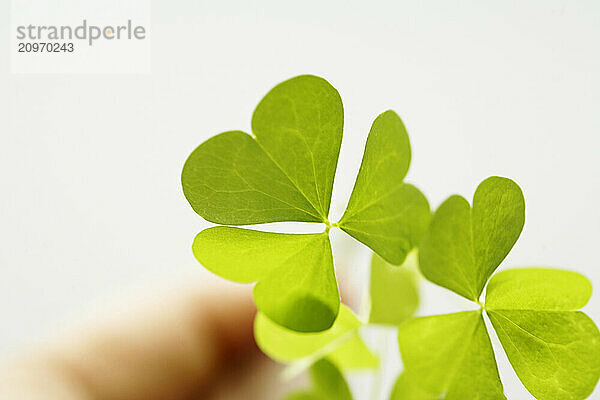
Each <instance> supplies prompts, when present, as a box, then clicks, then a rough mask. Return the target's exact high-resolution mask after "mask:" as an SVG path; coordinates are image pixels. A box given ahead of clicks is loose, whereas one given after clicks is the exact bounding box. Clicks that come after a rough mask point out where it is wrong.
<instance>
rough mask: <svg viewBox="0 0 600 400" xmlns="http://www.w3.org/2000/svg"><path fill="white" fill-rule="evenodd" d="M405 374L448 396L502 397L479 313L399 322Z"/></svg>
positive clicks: (450, 398) (428, 389)
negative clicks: (400, 323) (401, 323)
mask: <svg viewBox="0 0 600 400" xmlns="http://www.w3.org/2000/svg"><path fill="white" fill-rule="evenodd" d="M398 343H399V345H400V352H401V354H402V361H403V362H404V368H405V372H404V374H405V375H406V376H407V378H408V379H410V380H411V381H414V382H418V384H419V386H420V387H421V388H422V389H423V390H425V391H426V392H428V393H434V394H445V397H444V398H445V399H447V400H463V399H474V398H479V399H482V400H483V399H486V400H487V399H505V397H504V394H503V388H502V383H501V382H500V377H499V375H498V368H497V366H496V358H495V357H494V351H493V349H492V344H491V342H490V338H489V336H488V333H487V330H486V328H485V323H484V321H483V317H482V314H481V312H480V311H466V312H460V313H456V314H447V315H436V316H432V317H421V318H414V319H412V320H409V321H407V322H405V323H404V324H403V325H401V327H400V329H399V330H398Z"/></svg>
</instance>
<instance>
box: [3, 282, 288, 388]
mask: <svg viewBox="0 0 600 400" xmlns="http://www.w3.org/2000/svg"><path fill="white" fill-rule="evenodd" d="M246 289H248V288H246V287H244V288H243V289H239V290H238V289H237V288H235V289H232V288H231V287H227V288H225V289H223V290H220V291H218V290H213V291H212V292H211V293H206V292H202V293H183V294H181V293H177V294H176V296H175V298H174V299H172V300H167V301H164V302H162V303H161V305H160V306H158V307H154V308H152V309H149V310H146V311H142V312H140V313H138V315H136V316H135V317H134V318H121V320H118V321H117V322H114V323H112V324H104V325H101V326H100V327H99V328H97V329H94V331H93V332H92V333H86V334H80V335H78V336H76V337H75V338H74V339H72V340H68V341H66V342H65V343H62V344H56V345H52V346H50V349H49V350H46V351H43V352H40V353H39V354H34V355H33V356H31V357H27V358H23V359H22V360H19V361H18V362H16V363H12V364H11V365H9V366H8V367H7V368H5V371H4V372H3V373H2V375H1V378H0V399H2V400H12V399H15V400H45V399H60V400H125V399H127V400H136V399H140V400H141V399H144V400H162V399H168V400H179V399H181V400H184V399H185V400H192V399H199V400H204V399H210V400H216V399H245V400H250V399H257V400H258V399H260V400H264V399H269V398H272V397H271V395H270V394H269V392H270V391H272V389H273V388H274V387H275V386H276V384H275V383H276V382H277V378H276V377H275V376H274V373H275V369H276V367H275V366H274V364H273V363H270V362H269V361H268V360H267V359H266V357H265V356H263V355H262V354H261V353H260V351H259V350H258V348H257V347H256V345H255V343H254V340H253V334H252V332H253V329H252V325H253V319H254V314H255V309H254V305H253V303H252V298H251V292H250V291H249V289H248V290H246Z"/></svg>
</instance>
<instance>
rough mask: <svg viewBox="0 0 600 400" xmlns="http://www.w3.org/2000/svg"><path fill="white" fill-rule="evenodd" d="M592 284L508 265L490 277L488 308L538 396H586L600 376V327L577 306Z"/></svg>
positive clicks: (518, 370) (521, 372)
mask: <svg viewBox="0 0 600 400" xmlns="http://www.w3.org/2000/svg"><path fill="white" fill-rule="evenodd" d="M591 294H592V285H591V284H590V282H589V281H588V280H587V279H586V278H585V277H583V276H581V275H579V274H577V273H574V272H569V271H560V270H554V269H547V268H524V269H514V270H506V271H502V272H500V273H498V274H497V275H495V276H494V277H492V279H491V280H490V283H489V284H488V287H487V292H486V300H485V303H486V310H487V314H488V316H489V317H490V321H492V325H493V326H494V329H495V330H496V333H497V334H498V338H499V339H500V342H501V343H502V347H504V350H505V351H506V355H507V356H508V359H509V361H510V363H511V365H512V366H513V368H514V369H515V372H516V373H517V375H518V376H519V379H520V380H521V382H523V384H524V385H525V387H526V388H527V390H529V392H530V393H531V394H532V395H534V396H535V397H536V398H538V399H585V398H586V397H588V396H589V395H590V393H592V391H593V390H594V387H595V385H596V382H598V378H599V377H600V333H599V332H598V328H597V327H596V325H595V324H594V322H593V321H592V320H591V319H590V318H589V317H588V316H587V315H585V314H584V313H582V312H580V311H576V310H578V309H580V308H581V307H583V306H585V304H586V303H587V302H588V300H589V298H590V296H591Z"/></svg>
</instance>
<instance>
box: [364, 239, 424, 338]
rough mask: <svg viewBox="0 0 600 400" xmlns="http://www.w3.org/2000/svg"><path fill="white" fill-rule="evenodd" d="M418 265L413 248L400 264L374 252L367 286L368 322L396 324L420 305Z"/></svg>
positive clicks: (404, 319) (409, 315) (408, 316)
mask: <svg viewBox="0 0 600 400" xmlns="http://www.w3.org/2000/svg"><path fill="white" fill-rule="evenodd" d="M417 269H418V266H417V254H416V250H414V251H413V252H411V253H410V254H409V255H408V257H406V260H405V261H404V263H403V264H402V265H401V266H399V267H398V266H394V265H390V264H388V263H387V262H386V261H385V260H383V259H382V258H381V257H379V256H378V255H377V254H373V257H372V259H371V281H370V286H369V289H370V290H369V294H370V301H371V308H370V312H369V322H370V323H372V324H383V325H395V326H397V325H400V324H401V323H402V322H404V321H406V320H407V319H408V318H410V317H412V316H413V314H414V313H415V311H416V310H417V307H418V305H419V289H418V281H419V278H420V277H419V274H418V272H417Z"/></svg>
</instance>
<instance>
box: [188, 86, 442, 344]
mask: <svg viewBox="0 0 600 400" xmlns="http://www.w3.org/2000/svg"><path fill="white" fill-rule="evenodd" d="M343 122H344V113H343V106H342V101H341V99H340V96H339V94H338V92H337V91H336V90H335V89H334V88H333V86H331V85H330V84H329V83H328V82H327V81H325V80H324V79H322V78H318V77H316V76H311V75H302V76H298V77H296V78H292V79H290V80H288V81H285V82H283V83H281V84H279V85H277V86H276V87H275V88H273V89H272V90H271V91H270V92H269V93H268V94H267V95H266V96H265V97H264V98H263V99H262V100H261V101H260V103H259V104H258V106H257V108H256V110H255V111H254V114H253V116H252V133H253V136H250V135H248V134H246V133H244V132H241V131H231V132H225V133H221V134H219V135H217V136H214V137H212V138H211V139H209V140H207V141H205V142H204V143H202V144H201V145H200V146H199V147H198V148H196V150H194V151H193V152H192V154H191V155H190V156H189V158H188V159H187V161H186V163H185V165H184V167H183V172H182V185H183V191H184V194H185V196H186V198H187V200H188V201H189V203H190V204H191V206H192V208H193V209H194V210H195V211H196V212H197V213H198V214H200V215H201V216H202V217H203V218H205V219H206V220H208V221H210V222H214V223H216V224H223V225H250V224H263V223H268V222H282V221H299V222H317V223H323V224H325V226H326V228H325V231H324V232H322V233H316V234H302V235H300V234H297V235H296V234H283V233H267V232H259V231H256V230H248V229H241V228H234V227H214V228H209V229H207V230H205V231H203V232H200V233H199V234H198V236H197V237H196V239H195V240H194V245H193V250H194V255H195V256H196V258H197V259H198V260H199V261H200V263H202V264H203V265H204V266H205V267H206V268H208V269H209V270H211V271H212V272H214V273H216V274H218V275H220V276H223V277H225V278H227V279H231V280H234V281H238V282H257V284H256V286H255V288H254V298H255V302H256V305H257V307H258V309H259V310H260V311H261V312H262V313H263V314H264V315H265V316H267V317H268V318H270V319H271V320H272V321H274V322H276V323H278V324H280V325H282V326H285V327H287V328H289V329H293V330H297V331H304V332H316V331H322V330H325V329H328V328H329V327H331V325H332V324H333V323H334V321H335V319H336V317H337V315H338V310H339V305H340V300H339V293H338V287H337V282H336V278H335V272H334V266H333V256H332V251H331V244H330V241H329V235H328V233H329V229H330V228H331V227H332V226H335V227H339V228H340V229H342V230H344V231H345V232H347V233H348V234H349V235H351V236H352V237H354V238H355V239H357V240H358V241H360V242H362V243H363V244H365V245H367V246H368V247H370V248H371V249H372V250H373V251H375V252H376V253H377V254H379V255H380V256H381V257H383V258H384V259H385V260H387V261H388V262H390V263H392V264H401V263H402V262H403V261H404V259H405V257H406V255H407V254H408V252H409V251H410V250H411V249H412V248H413V247H415V245H417V244H418V243H419V241H420V239H421V237H422V235H423V234H424V232H425V230H426V227H427V224H428V222H429V218H430V210H429V204H428V202H427V199H426V198H425V196H423V194H422V193H421V192H420V191H419V190H418V189H416V188H415V187H414V186H412V185H409V184H406V183H404V182H403V179H404V177H405V175H406V173H407V171H408V167H409V164H410V144H409V141H408V135H407V133H406V129H405V128H404V125H403V123H402V121H401V119H400V118H399V117H398V115H396V114H395V113H394V112H393V111H386V112H384V113H382V114H381V115H379V116H378V117H377V118H376V119H375V121H374V123H373V126H372V128H371V131H370V132H369V136H368V138H367V144H366V147H365V153H364V156H363V160H362V164H361V166H360V170H359V173H358V177H357V179H356V183H355V186H354V189H353V191H352V194H351V196H350V199H349V202H348V207H347V209H346V211H345V213H344V215H343V216H342V218H341V219H340V221H339V222H337V223H334V224H332V223H330V222H329V219H328V215H329V207H330V202H331V193H332V188H333V181H334V177H335V172H336V167H337V160H338V155H339V150H340V145H341V140H342V130H343Z"/></svg>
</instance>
